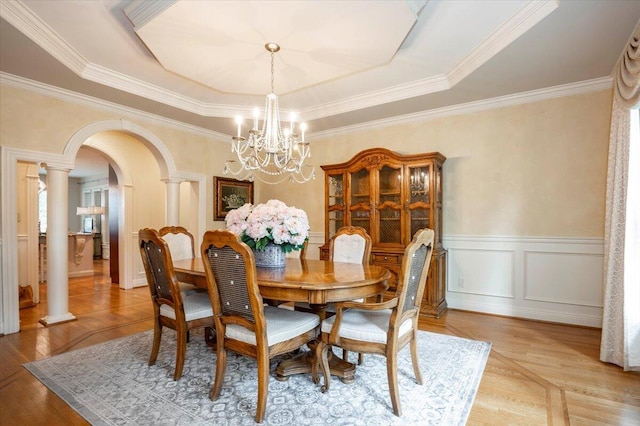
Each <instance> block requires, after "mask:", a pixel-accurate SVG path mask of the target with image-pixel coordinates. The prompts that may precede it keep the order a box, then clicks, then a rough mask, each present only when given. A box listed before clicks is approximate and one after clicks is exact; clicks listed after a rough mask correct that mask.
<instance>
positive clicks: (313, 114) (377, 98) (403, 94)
mask: <svg viewBox="0 0 640 426" xmlns="http://www.w3.org/2000/svg"><path fill="white" fill-rule="evenodd" d="M450 88H451V84H449V80H448V79H447V77H446V76H445V75H438V76H435V77H430V78H425V79H422V80H417V81H412V82H410V83H406V84H399V85H397V86H393V87H387V88H385V89H382V90H376V91H373V92H369V93H364V94H362V95H358V96H352V97H350V98H346V99H341V100H339V101H336V102H331V103H326V104H323V105H320V106H315V107H310V108H306V109H303V110H301V111H300V115H304V117H305V120H307V121H310V120H315V119H318V118H324V117H328V116H331V115H336V114H343V113H346V112H350V111H355V110H358V109H362V108H368V107H374V106H377V105H383V104H386V103H389V102H395V101H401V100H403V99H408V98H412V97H415V96H420V95H426V94H429V93H435V92H440V91H443V90H448V89H450Z"/></svg>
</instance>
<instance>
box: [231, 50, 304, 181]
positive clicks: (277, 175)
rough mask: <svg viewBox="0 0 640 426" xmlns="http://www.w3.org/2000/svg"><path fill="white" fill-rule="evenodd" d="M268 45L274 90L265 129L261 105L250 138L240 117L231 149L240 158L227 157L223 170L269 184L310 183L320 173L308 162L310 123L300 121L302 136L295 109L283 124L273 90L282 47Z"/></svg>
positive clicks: (266, 108) (266, 115)
mask: <svg viewBox="0 0 640 426" xmlns="http://www.w3.org/2000/svg"><path fill="white" fill-rule="evenodd" d="M264 47H265V49H267V51H269V52H271V93H270V94H268V95H267V100H266V104H265V109H264V120H263V121H262V128H261V129H258V127H259V126H258V124H259V123H258V118H259V116H260V111H259V110H258V108H255V109H254V110H253V128H252V129H251V130H249V134H248V137H247V138H245V137H243V136H242V135H241V132H242V117H241V116H237V117H236V124H237V126H238V134H237V136H234V137H233V138H232V139H233V142H232V145H231V152H232V153H236V154H237V156H238V160H237V161H235V160H227V161H226V163H225V165H224V171H223V172H224V174H228V173H230V174H232V175H234V176H240V175H243V177H242V179H243V180H244V179H248V180H250V181H253V180H254V179H256V178H257V179H258V180H260V181H262V182H264V183H267V184H278V183H282V182H284V181H285V180H288V181H289V182H298V183H303V182H308V181H309V180H310V179H315V177H316V176H315V170H314V168H313V166H310V165H308V164H306V165H305V164H304V161H305V160H306V159H307V158H309V157H310V156H311V149H310V148H309V142H307V141H305V139H304V133H305V130H306V124H305V123H300V125H299V129H300V135H298V133H296V129H295V124H296V115H295V113H293V112H292V113H291V115H290V118H289V125H288V126H285V127H284V129H283V128H282V127H281V126H280V109H279V107H278V96H276V94H275V93H274V90H273V81H274V78H273V74H274V73H273V58H274V54H275V53H276V52H277V51H279V50H280V46H278V45H277V44H276V43H267V44H265V45H264Z"/></svg>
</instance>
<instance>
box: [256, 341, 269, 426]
mask: <svg viewBox="0 0 640 426" xmlns="http://www.w3.org/2000/svg"><path fill="white" fill-rule="evenodd" d="M257 361H258V405H257V406H256V423H262V420H263V419H264V413H265V411H266V409H267V393H268V392H269V354H268V353H267V352H266V351H265V350H264V349H263V350H261V348H258V359H257Z"/></svg>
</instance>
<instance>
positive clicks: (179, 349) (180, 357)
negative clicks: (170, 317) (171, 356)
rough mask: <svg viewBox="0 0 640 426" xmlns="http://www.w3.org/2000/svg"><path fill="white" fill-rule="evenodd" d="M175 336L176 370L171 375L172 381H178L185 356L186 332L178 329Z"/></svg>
mask: <svg viewBox="0 0 640 426" xmlns="http://www.w3.org/2000/svg"><path fill="white" fill-rule="evenodd" d="M176 334H177V337H178V338H177V342H176V370H175V372H174V373H173V380H180V377H182V368H183V367H184V359H185V357H186V355H187V330H185V329H184V328H181V327H178V329H177V330H176Z"/></svg>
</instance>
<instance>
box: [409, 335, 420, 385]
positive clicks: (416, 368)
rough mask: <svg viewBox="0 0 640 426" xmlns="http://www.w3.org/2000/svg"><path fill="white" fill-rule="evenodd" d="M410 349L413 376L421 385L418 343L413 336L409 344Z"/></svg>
mask: <svg viewBox="0 0 640 426" xmlns="http://www.w3.org/2000/svg"><path fill="white" fill-rule="evenodd" d="M409 347H410V348H411V363H412V364H413V374H414V375H415V376H416V382H418V384H419V385H421V384H422V374H421V373H420V364H419V363H418V342H417V341H416V338H415V336H414V338H413V339H411V342H410V343H409Z"/></svg>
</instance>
